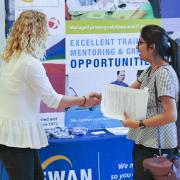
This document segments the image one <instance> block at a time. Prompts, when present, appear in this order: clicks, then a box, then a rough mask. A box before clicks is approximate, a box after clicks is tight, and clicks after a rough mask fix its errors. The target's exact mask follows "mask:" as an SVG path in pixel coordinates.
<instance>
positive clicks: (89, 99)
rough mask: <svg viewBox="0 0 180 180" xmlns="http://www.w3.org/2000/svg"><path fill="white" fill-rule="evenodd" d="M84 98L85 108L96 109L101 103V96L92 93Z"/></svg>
mask: <svg viewBox="0 0 180 180" xmlns="http://www.w3.org/2000/svg"><path fill="white" fill-rule="evenodd" d="M83 97H84V103H83V105H82V106H83V107H94V106H96V105H98V104H100V103H101V94H100V93H96V92H92V93H90V94H88V95H86V96H83Z"/></svg>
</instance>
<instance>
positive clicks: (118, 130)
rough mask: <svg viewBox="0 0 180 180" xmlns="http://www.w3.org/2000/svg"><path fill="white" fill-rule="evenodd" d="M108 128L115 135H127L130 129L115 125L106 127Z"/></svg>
mask: <svg viewBox="0 0 180 180" xmlns="http://www.w3.org/2000/svg"><path fill="white" fill-rule="evenodd" d="M106 130H107V131H109V132H110V133H112V134H114V135H126V134H127V133H128V131H129V128H126V127H115V128H106Z"/></svg>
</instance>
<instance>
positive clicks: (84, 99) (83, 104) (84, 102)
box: [80, 96, 87, 106]
mask: <svg viewBox="0 0 180 180" xmlns="http://www.w3.org/2000/svg"><path fill="white" fill-rule="evenodd" d="M82 97H83V103H82V104H81V105H80V106H85V105H86V101H87V99H86V96H82Z"/></svg>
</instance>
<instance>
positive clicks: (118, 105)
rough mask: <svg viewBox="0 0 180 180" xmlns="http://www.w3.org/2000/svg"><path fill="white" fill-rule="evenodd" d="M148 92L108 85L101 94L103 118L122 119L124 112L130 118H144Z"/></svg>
mask: <svg viewBox="0 0 180 180" xmlns="http://www.w3.org/2000/svg"><path fill="white" fill-rule="evenodd" d="M148 94H149V93H148V91H147V90H142V89H133V88H128V87H122V86H117V85H114V84H108V85H106V86H105V88H104V90H103V93H102V103H101V111H102V113H103V114H104V116H106V117H109V118H115V119H119V120H123V119H124V112H126V113H127V114H128V116H129V117H130V118H133V119H135V120H141V119H145V118H146V111H147V102H148Z"/></svg>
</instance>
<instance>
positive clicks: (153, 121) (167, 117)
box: [123, 96, 177, 128]
mask: <svg viewBox="0 0 180 180" xmlns="http://www.w3.org/2000/svg"><path fill="white" fill-rule="evenodd" d="M160 101H161V105H162V107H163V110H164V111H163V112H162V113H160V114H158V115H156V116H153V117H151V118H148V119H144V120H143V123H144V125H145V127H158V126H163V125H166V124H168V123H171V122H174V121H176V119H177V107H176V102H175V100H174V99H173V98H171V97H169V96H162V97H160ZM123 123H124V126H125V127H130V128H138V127H139V121H136V120H134V119H131V118H129V117H128V115H127V114H126V113H125V120H124V121H123Z"/></svg>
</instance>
